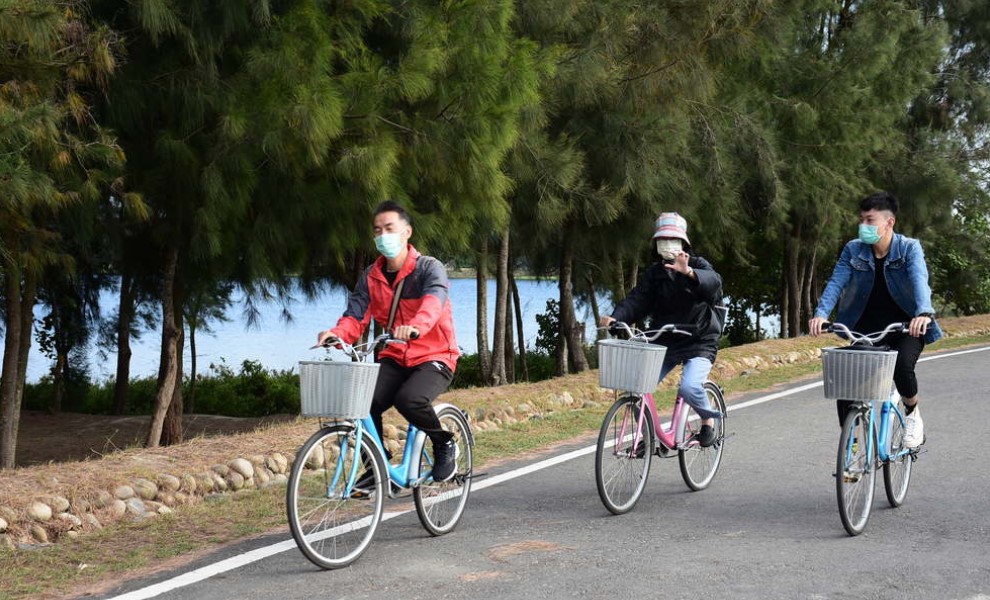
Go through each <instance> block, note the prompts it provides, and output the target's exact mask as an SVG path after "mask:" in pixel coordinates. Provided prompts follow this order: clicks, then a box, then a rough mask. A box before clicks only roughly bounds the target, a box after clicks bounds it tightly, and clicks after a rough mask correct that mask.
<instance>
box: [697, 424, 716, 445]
mask: <svg viewBox="0 0 990 600" xmlns="http://www.w3.org/2000/svg"><path fill="white" fill-rule="evenodd" d="M697 440H698V445H699V446H701V447H702V448H707V447H709V446H711V445H712V444H714V443H715V428H714V427H712V426H711V425H702V426H701V431H699V432H698V436H697Z"/></svg>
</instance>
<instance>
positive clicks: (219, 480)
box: [213, 475, 239, 492]
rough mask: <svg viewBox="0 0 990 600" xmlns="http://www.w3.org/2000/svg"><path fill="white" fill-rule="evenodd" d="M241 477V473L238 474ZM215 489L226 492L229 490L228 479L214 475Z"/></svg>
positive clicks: (215, 490)
mask: <svg viewBox="0 0 990 600" xmlns="http://www.w3.org/2000/svg"><path fill="white" fill-rule="evenodd" d="M238 477H239V475H238ZM213 491H214V492H226V491H227V480H226V479H224V478H223V477H220V476H219V475H216V476H214V477H213Z"/></svg>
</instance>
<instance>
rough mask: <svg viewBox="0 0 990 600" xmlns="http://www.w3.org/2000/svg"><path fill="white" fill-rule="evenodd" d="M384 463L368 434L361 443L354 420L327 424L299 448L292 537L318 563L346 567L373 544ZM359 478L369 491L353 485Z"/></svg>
mask: <svg viewBox="0 0 990 600" xmlns="http://www.w3.org/2000/svg"><path fill="white" fill-rule="evenodd" d="M384 464H385V459H384V458H383V457H382V456H381V453H380V451H379V450H378V448H377V447H376V446H375V445H374V443H373V442H372V441H371V440H370V439H369V438H368V436H367V435H363V436H361V442H360V444H357V439H356V436H355V431H354V428H353V427H352V426H350V425H331V426H329V427H324V428H323V429H321V430H319V431H317V432H316V433H315V434H313V435H312V436H311V437H310V438H309V439H308V440H306V443H305V444H303V446H302V448H300V449H299V452H298V454H297V455H296V460H295V462H294V463H293V465H292V471H291V472H290V474H289V486H288V490H287V491H286V499H285V507H286V512H287V513H288V519H289V528H290V529H291V530H292V537H293V538H295V540H296V544H297V545H298V546H299V549H300V550H301V551H302V553H303V554H304V555H305V556H306V558H308V559H309V560H310V561H312V562H313V564H315V565H317V566H318V567H320V568H323V569H337V568H340V567H345V566H347V565H349V564H351V563H352V562H354V561H355V560H357V558H358V557H359V556H361V554H362V553H363V552H364V551H365V549H366V548H367V547H368V544H369V543H370V542H371V538H372V537H374V535H375V530H377V529H378V524H379V522H380V521H381V516H382V509H383V504H382V502H383V496H384V494H383V493H382V490H383V486H384V481H385V478H386V476H385V466H384ZM357 481H362V486H361V487H362V488H363V489H364V490H365V492H364V493H358V492H355V491H354V490H353V489H352V488H353V486H354V483H355V482H357Z"/></svg>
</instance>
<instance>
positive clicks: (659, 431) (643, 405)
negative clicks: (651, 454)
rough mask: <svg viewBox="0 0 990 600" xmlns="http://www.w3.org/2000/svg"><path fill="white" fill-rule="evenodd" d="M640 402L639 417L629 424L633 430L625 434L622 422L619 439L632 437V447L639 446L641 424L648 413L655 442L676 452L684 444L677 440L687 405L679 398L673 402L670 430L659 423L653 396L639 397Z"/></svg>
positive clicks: (641, 435) (686, 416)
mask: <svg viewBox="0 0 990 600" xmlns="http://www.w3.org/2000/svg"><path fill="white" fill-rule="evenodd" d="M640 398H642V402H640V403H639V415H637V417H636V423H635V424H632V423H630V429H632V428H635V431H632V432H631V433H630V434H627V433H626V432H625V428H626V423H625V422H623V424H622V429H621V430H620V431H619V434H620V439H625V437H626V436H627V435H632V436H633V446H634V447H635V446H636V445H637V444H639V442H640V440H642V439H643V431H642V423H644V420H643V417H644V416H646V413H647V412H649V417H650V419H651V420H652V421H653V431H654V432H655V433H656V438H657V441H658V442H660V444H661V445H663V446H664V447H665V448H667V449H668V450H677V449H679V448H681V447H682V446H683V444H684V440H683V439H677V438H678V437H680V436H681V431H682V429H681V427H680V424H681V423H682V422H683V420H685V419H687V418H688V413H689V410H688V407H687V403H686V402H684V398H683V397H681V396H678V397H677V400H676V401H675V402H674V414H673V416H672V417H671V419H670V429H664V428H663V424H662V423H661V422H660V413H659V412H658V411H657V405H656V400H654V398H653V394H643V395H642V396H640Z"/></svg>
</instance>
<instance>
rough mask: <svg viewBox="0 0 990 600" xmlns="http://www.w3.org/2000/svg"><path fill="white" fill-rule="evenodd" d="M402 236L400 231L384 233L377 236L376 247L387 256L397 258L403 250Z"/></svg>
mask: <svg viewBox="0 0 990 600" xmlns="http://www.w3.org/2000/svg"><path fill="white" fill-rule="evenodd" d="M403 246H404V244H403V243H402V236H401V235H400V234H398V233H383V234H381V235H380V236H377V237H376V238H375V248H378V251H379V252H381V253H382V256H384V257H385V258H395V257H396V256H398V255H399V253H400V252H402V247H403Z"/></svg>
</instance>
